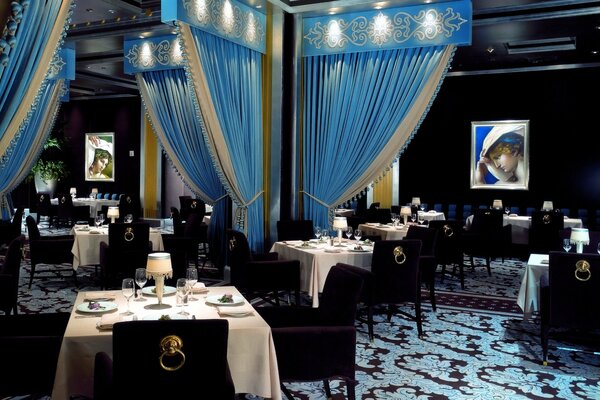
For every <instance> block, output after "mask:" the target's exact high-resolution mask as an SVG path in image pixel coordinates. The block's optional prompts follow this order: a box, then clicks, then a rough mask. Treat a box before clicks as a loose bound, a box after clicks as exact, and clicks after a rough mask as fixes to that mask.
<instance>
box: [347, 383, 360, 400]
mask: <svg viewBox="0 0 600 400" xmlns="http://www.w3.org/2000/svg"><path fill="white" fill-rule="evenodd" d="M356 383H357V382H356V380H354V379H349V378H348V379H346V391H347V392H348V400H355V399H356V393H355V390H354V389H355V387H356Z"/></svg>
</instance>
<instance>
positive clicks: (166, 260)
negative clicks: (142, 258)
mask: <svg viewBox="0 0 600 400" xmlns="http://www.w3.org/2000/svg"><path fill="white" fill-rule="evenodd" d="M165 276H166V277H167V278H171V277H172V276H173V268H172V267H171V254H170V253H150V254H148V262H147V263H146V277H147V278H154V282H156V285H155V286H154V289H155V290H156V298H157V299H158V304H150V305H148V306H146V308H152V309H165V308H171V306H170V305H168V304H163V302H162V298H163V292H164V290H165Z"/></svg>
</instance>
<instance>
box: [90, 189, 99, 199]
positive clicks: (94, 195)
mask: <svg viewBox="0 0 600 400" xmlns="http://www.w3.org/2000/svg"><path fill="white" fill-rule="evenodd" d="M97 195H98V188H92V191H91V192H90V199H95V198H96V196H97Z"/></svg>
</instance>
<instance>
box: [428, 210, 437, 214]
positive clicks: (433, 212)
mask: <svg viewBox="0 0 600 400" xmlns="http://www.w3.org/2000/svg"><path fill="white" fill-rule="evenodd" d="M429 212H430V213H431V214H435V213H437V211H435V210H429Z"/></svg>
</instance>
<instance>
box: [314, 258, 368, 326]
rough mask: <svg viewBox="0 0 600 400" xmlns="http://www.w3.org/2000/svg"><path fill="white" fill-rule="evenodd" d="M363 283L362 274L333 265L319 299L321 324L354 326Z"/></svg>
mask: <svg viewBox="0 0 600 400" xmlns="http://www.w3.org/2000/svg"><path fill="white" fill-rule="evenodd" d="M362 285H363V278H362V277H361V276H360V275H358V274H356V273H353V272H351V271H349V270H347V269H344V268H342V267H339V266H337V265H334V266H333V267H331V269H330V270H329V273H328V274H327V277H326V278H325V284H324V286H323V293H322V294H321V299H320V301H319V308H318V311H319V318H320V321H321V324H322V325H328V326H354V320H355V318H356V306H357V304H358V301H359V299H360V294H361V290H362Z"/></svg>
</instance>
